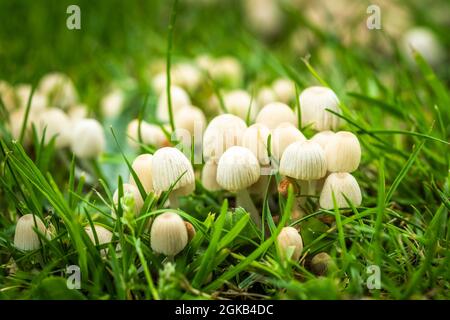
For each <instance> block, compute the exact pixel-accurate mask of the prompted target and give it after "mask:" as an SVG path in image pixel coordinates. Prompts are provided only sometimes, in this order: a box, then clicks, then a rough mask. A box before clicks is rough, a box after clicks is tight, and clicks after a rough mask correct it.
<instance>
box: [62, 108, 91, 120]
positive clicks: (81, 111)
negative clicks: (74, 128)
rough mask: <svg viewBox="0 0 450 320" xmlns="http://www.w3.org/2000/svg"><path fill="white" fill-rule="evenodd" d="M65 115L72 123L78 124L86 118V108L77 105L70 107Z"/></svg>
mask: <svg viewBox="0 0 450 320" xmlns="http://www.w3.org/2000/svg"><path fill="white" fill-rule="evenodd" d="M67 115H68V116H69V118H70V120H72V122H73V123H76V122H78V121H79V120H82V119H84V118H86V117H87V115H88V107H87V106H86V105H84V104H77V105H74V106H71V107H70V108H69V110H67Z"/></svg>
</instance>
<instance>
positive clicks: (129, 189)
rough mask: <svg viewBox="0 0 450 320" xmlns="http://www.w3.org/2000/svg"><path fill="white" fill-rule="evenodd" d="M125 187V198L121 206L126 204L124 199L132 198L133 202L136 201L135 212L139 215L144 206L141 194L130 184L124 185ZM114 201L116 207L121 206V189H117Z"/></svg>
mask: <svg viewBox="0 0 450 320" xmlns="http://www.w3.org/2000/svg"><path fill="white" fill-rule="evenodd" d="M122 187H123V197H122V199H121V201H120V202H121V204H122V205H123V204H124V198H127V197H132V199H133V201H134V208H133V209H134V212H135V213H138V212H140V211H141V209H142V206H143V205H144V200H143V199H142V196H141V193H140V192H139V189H138V188H137V187H136V186H135V185H132V184H130V183H124V184H123V185H122ZM113 201H114V205H116V206H117V205H118V204H119V189H117V190H116V191H115V192H114V195H113Z"/></svg>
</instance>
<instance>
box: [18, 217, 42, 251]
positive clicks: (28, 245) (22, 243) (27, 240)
mask: <svg viewBox="0 0 450 320" xmlns="http://www.w3.org/2000/svg"><path fill="white" fill-rule="evenodd" d="M36 230H39V232H40V233H42V234H43V235H45V236H46V237H47V238H48V239H50V234H49V232H48V231H47V228H46V227H45V225H44V223H43V222H42V220H41V219H40V218H39V217H38V216H36V215H33V214H26V215H24V216H22V217H20V218H19V220H17V224H16V231H15V233H14V246H15V247H16V248H17V249H19V250H23V251H30V250H36V249H39V248H40V247H41V242H40V240H39V235H38V233H36Z"/></svg>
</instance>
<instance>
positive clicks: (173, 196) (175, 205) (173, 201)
mask: <svg viewBox="0 0 450 320" xmlns="http://www.w3.org/2000/svg"><path fill="white" fill-rule="evenodd" d="M169 202H170V208H172V209H178V208H179V207H180V203H179V201H178V197H177V195H176V194H174V192H171V193H170V194H169Z"/></svg>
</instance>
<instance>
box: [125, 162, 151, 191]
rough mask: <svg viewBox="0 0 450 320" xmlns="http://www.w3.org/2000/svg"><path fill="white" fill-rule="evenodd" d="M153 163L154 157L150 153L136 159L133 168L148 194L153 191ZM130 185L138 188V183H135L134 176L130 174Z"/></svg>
mask: <svg viewBox="0 0 450 320" xmlns="http://www.w3.org/2000/svg"><path fill="white" fill-rule="evenodd" d="M152 161H153V155H151V154H149V153H144V154H141V155H139V156H137V157H136V159H134V161H133V164H132V165H131V167H132V168H133V170H134V172H135V173H136V175H137V176H138V178H139V181H140V182H141V184H142V187H144V190H145V192H146V193H150V192H152V191H153V180H152V179H153V174H152ZM128 181H129V183H130V184H132V185H134V186H136V187H137V184H136V181H134V178H133V175H132V174H131V173H130V178H129V180H128Z"/></svg>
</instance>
